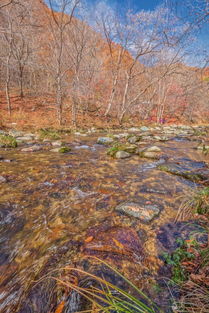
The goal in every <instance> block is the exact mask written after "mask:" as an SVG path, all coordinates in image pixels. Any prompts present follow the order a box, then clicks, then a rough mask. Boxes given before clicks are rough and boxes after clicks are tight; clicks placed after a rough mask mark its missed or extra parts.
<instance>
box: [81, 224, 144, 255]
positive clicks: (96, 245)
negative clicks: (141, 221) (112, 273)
mask: <svg viewBox="0 0 209 313" xmlns="http://www.w3.org/2000/svg"><path fill="white" fill-rule="evenodd" d="M83 251H84V253H85V254H90V255H96V256H98V257H100V258H101V259H103V257H104V256H105V257H109V258H110V259H111V260H113V261H114V259H115V260H122V259H128V260H129V261H130V260H133V261H141V260H143V258H144V251H143V247H142V242H141V240H140V238H139V235H138V234H137V232H136V231H135V230H133V229H132V228H129V227H120V226H113V227H111V226H109V227H107V226H104V225H99V226H96V227H94V228H92V229H90V230H89V232H88V234H87V239H86V240H85V243H84V246H83Z"/></svg>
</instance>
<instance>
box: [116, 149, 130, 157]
mask: <svg viewBox="0 0 209 313" xmlns="http://www.w3.org/2000/svg"><path fill="white" fill-rule="evenodd" d="M130 156H131V154H130V153H128V152H126V151H118V152H116V154H115V157H116V159H126V158H129V157H130Z"/></svg>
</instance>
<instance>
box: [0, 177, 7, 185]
mask: <svg viewBox="0 0 209 313" xmlns="http://www.w3.org/2000/svg"><path fill="white" fill-rule="evenodd" d="M6 182H7V179H6V178H5V177H4V176H1V175H0V184H1V183H6Z"/></svg>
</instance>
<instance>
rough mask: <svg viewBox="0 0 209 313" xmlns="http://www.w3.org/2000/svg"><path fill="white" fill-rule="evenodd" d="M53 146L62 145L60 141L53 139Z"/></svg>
mask: <svg viewBox="0 0 209 313" xmlns="http://www.w3.org/2000/svg"><path fill="white" fill-rule="evenodd" d="M51 145H52V146H53V147H61V146H62V145H63V143H62V141H53V142H51Z"/></svg>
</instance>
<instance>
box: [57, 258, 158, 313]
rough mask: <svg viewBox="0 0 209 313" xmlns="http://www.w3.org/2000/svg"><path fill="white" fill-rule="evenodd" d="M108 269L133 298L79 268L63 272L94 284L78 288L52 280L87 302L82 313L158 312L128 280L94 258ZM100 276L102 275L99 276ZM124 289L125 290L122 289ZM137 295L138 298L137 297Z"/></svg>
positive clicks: (106, 281) (66, 268)
mask: <svg viewBox="0 0 209 313" xmlns="http://www.w3.org/2000/svg"><path fill="white" fill-rule="evenodd" d="M94 259H96V260H98V261H99V262H101V264H103V265H104V266H106V267H107V268H109V269H110V270H111V271H112V272H113V274H115V275H117V276H118V278H122V279H123V280H124V285H127V287H128V288H129V289H132V291H134V292H135V294H136V295H135V296H133V295H132V294H131V293H130V292H128V291H126V290H123V289H121V288H120V287H117V286H116V285H113V284H112V283H111V282H109V281H108V280H106V279H105V278H104V277H99V276H97V275H94V274H91V273H88V272H86V271H84V270H82V269H79V268H71V267H65V268H64V270H65V272H68V273H70V272H71V273H74V274H75V273H77V275H79V276H81V278H82V276H83V278H85V280H87V279H89V280H90V281H93V282H94V283H93V284H91V285H89V286H88V287H79V286H78V284H76V283H72V282H70V281H62V280H61V279H60V280H59V279H57V278H54V279H55V280H57V282H58V283H59V284H63V285H64V286H65V287H67V288H70V289H71V290H74V291H76V292H77V293H78V294H80V295H81V296H83V297H84V298H85V299H87V300H88V302H89V304H90V309H89V310H88V311H83V312H92V313H93V312H95V313H113V312H115V313H157V312H160V311H159V309H158V308H157V306H156V305H155V304H154V303H153V302H152V301H151V299H149V298H148V297H147V296H146V295H145V294H144V293H143V292H142V291H141V290H140V289H139V288H138V287H136V286H135V285H134V284H133V283H132V282H131V281H130V280H128V279H127V278H126V277H124V276H123V275H122V274H121V273H120V272H118V271H117V270H116V269H115V268H113V267H112V266H110V265H109V264H107V263H106V262H105V261H101V260H99V259H97V258H95V257H94ZM101 276H102V275H101ZM124 289H125V288H124ZM137 295H138V296H137Z"/></svg>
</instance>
